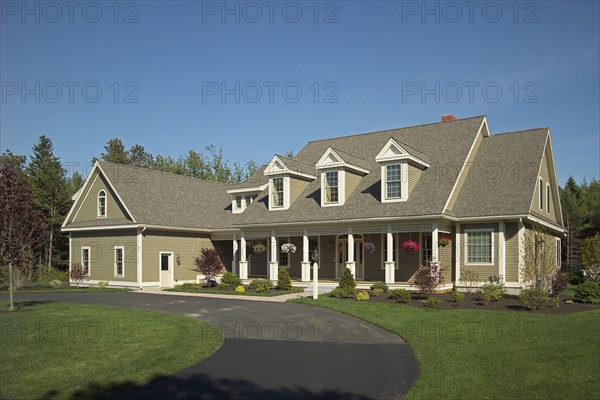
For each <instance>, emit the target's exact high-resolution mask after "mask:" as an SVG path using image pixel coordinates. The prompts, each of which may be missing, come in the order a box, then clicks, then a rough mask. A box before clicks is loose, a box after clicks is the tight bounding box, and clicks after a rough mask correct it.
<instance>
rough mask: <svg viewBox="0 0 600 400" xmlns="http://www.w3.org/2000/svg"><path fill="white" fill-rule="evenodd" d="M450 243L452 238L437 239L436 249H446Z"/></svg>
mask: <svg viewBox="0 0 600 400" xmlns="http://www.w3.org/2000/svg"><path fill="white" fill-rule="evenodd" d="M451 243H452V238H450V237H449V236H444V237H441V238H439V239H438V247H446V246H449V245H450V244H451Z"/></svg>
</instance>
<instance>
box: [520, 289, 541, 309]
mask: <svg viewBox="0 0 600 400" xmlns="http://www.w3.org/2000/svg"><path fill="white" fill-rule="evenodd" d="M519 300H520V301H521V303H522V304H523V305H524V306H526V307H527V308H529V309H530V310H537V309H538V308H540V307H541V306H543V305H544V304H545V303H546V302H547V301H548V293H546V291H545V290H544V289H541V288H537V287H532V288H528V289H523V290H521V293H520V294H519Z"/></svg>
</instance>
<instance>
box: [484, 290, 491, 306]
mask: <svg viewBox="0 0 600 400" xmlns="http://www.w3.org/2000/svg"><path fill="white" fill-rule="evenodd" d="M481 301H483V304H489V302H490V301H492V295H491V294H489V293H488V292H483V293H481Z"/></svg>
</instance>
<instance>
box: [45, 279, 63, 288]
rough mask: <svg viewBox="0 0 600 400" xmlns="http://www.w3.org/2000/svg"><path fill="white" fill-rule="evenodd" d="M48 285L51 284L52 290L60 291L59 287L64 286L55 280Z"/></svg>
mask: <svg viewBox="0 0 600 400" xmlns="http://www.w3.org/2000/svg"><path fill="white" fill-rule="evenodd" d="M48 283H49V284H50V287H51V288H52V289H58V288H59V287H61V286H62V282H61V281H59V280H57V279H54V280H52V281H50V282H48Z"/></svg>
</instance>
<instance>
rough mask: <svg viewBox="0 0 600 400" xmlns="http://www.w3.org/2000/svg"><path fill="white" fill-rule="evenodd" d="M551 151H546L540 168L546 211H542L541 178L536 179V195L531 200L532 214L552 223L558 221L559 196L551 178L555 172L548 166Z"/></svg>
mask: <svg viewBox="0 0 600 400" xmlns="http://www.w3.org/2000/svg"><path fill="white" fill-rule="evenodd" d="M549 153H550V151H549V150H548V149H546V154H545V155H544V158H543V160H542V166H541V168H540V176H541V177H542V180H543V181H544V182H543V188H542V193H543V195H544V209H543V210H542V209H540V199H539V195H540V180H539V177H536V183H535V193H534V195H533V199H532V200H531V213H532V214H534V215H537V216H540V217H543V218H546V219H550V220H551V221H554V222H557V221H558V219H559V218H558V214H557V211H558V210H557V209H556V198H557V197H556V196H557V193H558V191H557V188H556V187H554V186H553V185H552V182H551V180H550V176H552V175H553V174H554V172H553V171H551V170H550V166H549V164H548V158H547V157H549V156H550V154H549ZM546 183H550V213H549V214H548V213H546Z"/></svg>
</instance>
